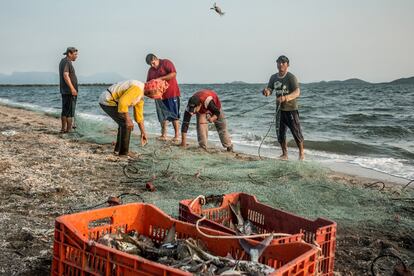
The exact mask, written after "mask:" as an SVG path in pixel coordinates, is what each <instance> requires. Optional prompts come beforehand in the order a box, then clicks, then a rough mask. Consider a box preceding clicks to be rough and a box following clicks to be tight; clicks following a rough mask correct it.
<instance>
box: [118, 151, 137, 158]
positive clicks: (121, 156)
mask: <svg viewBox="0 0 414 276" xmlns="http://www.w3.org/2000/svg"><path fill="white" fill-rule="evenodd" d="M138 156H139V154H138V153H136V152H133V151H130V152H128V154H120V155H119V157H120V158H127V159H135V158H137V157H138Z"/></svg>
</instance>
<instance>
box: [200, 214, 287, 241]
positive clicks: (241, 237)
mask: <svg viewBox="0 0 414 276" xmlns="http://www.w3.org/2000/svg"><path fill="white" fill-rule="evenodd" d="M205 219H206V217H202V218H201V219H199V220H197V222H196V229H197V231H198V233H199V234H200V235H202V236H204V237H206V238H210V239H221V240H231V239H233V240H234V239H236V240H239V239H254V238H266V237H269V236H271V235H273V236H274V237H290V236H292V235H291V234H286V233H266V234H255V235H241V236H239V235H235V236H215V235H209V234H206V233H204V232H202V231H201V229H200V225H199V224H200V222H202V221H203V220H205Z"/></svg>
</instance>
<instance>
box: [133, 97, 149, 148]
mask: <svg viewBox="0 0 414 276" xmlns="http://www.w3.org/2000/svg"><path fill="white" fill-rule="evenodd" d="M134 118H135V121H136V122H137V124H138V127H139V130H140V132H141V145H142V146H145V145H146V144H147V142H148V139H147V133H146V132H145V127H144V101H143V99H141V100H140V101H139V102H138V103H137V104H136V105H135V106H134Z"/></svg>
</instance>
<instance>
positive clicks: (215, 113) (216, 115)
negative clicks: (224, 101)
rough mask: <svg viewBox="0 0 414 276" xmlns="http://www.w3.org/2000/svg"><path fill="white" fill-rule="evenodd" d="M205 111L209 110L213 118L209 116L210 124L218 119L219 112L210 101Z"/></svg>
mask: <svg viewBox="0 0 414 276" xmlns="http://www.w3.org/2000/svg"><path fill="white" fill-rule="evenodd" d="M207 110H209V111H210V112H211V113H212V114H213V116H211V117H210V118H209V119H208V121H209V122H210V123H214V122H215V121H216V120H217V119H218V117H219V116H220V110H219V109H218V108H217V106H216V104H215V103H214V102H213V101H212V100H211V101H210V103H209V104H208V106H207Z"/></svg>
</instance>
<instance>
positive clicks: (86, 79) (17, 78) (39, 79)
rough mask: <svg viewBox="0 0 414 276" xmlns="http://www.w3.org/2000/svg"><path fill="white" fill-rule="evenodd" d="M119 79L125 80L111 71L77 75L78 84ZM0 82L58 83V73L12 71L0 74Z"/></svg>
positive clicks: (19, 83) (116, 80)
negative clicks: (7, 73)
mask: <svg viewBox="0 0 414 276" xmlns="http://www.w3.org/2000/svg"><path fill="white" fill-rule="evenodd" d="M121 80H125V78H124V77H123V76H121V75H119V74H117V73H111V72H104V73H97V74H93V75H90V76H78V82H79V83H80V84H88V83H115V82H118V81H121ZM0 84H13V85H23V84H59V75H58V74H56V73H52V72H13V73H12V74H11V75H5V74H0Z"/></svg>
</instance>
